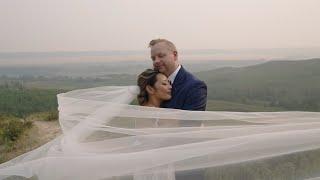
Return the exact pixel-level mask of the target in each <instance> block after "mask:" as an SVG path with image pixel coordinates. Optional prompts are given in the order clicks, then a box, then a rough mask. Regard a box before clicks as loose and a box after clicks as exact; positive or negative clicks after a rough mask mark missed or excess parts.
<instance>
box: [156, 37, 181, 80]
mask: <svg viewBox="0 0 320 180" xmlns="http://www.w3.org/2000/svg"><path fill="white" fill-rule="evenodd" d="M151 59H152V62H153V67H154V69H155V70H158V71H159V72H161V73H163V74H165V75H166V76H170V74H171V73H173V72H174V71H175V69H176V67H177V52H176V51H173V50H171V49H170V47H169V46H168V45H167V44H166V43H165V42H159V43H157V44H155V45H153V46H152V47H151Z"/></svg>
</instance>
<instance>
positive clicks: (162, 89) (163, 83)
mask: <svg viewBox="0 0 320 180" xmlns="http://www.w3.org/2000/svg"><path fill="white" fill-rule="evenodd" d="M156 78H157V81H156V83H155V84H154V89H155V91H154V96H155V97H157V98H158V99H161V100H169V99H171V88H172V87H171V85H170V83H169V80H168V78H167V76H165V75H164V74H162V73H159V74H158V75H157V77H156Z"/></svg>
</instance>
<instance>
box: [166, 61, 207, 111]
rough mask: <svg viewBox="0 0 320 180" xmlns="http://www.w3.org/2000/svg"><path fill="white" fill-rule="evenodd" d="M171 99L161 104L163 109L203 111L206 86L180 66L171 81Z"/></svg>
mask: <svg viewBox="0 0 320 180" xmlns="http://www.w3.org/2000/svg"><path fill="white" fill-rule="evenodd" d="M171 95H172V98H171V99H170V100H169V101H165V102H164V103H162V104H161V107H164V108H174V109H183V110H193V111H205V110H206V105H207V85H206V84H205V83H204V82H203V81H200V80H199V79H198V78H196V77H195V76H194V75H192V74H191V73H189V72H188V71H186V70H185V69H184V68H183V67H182V66H181V68H180V70H179V72H178V74H177V76H176V78H175V80H174V81H173V84H172V91H171Z"/></svg>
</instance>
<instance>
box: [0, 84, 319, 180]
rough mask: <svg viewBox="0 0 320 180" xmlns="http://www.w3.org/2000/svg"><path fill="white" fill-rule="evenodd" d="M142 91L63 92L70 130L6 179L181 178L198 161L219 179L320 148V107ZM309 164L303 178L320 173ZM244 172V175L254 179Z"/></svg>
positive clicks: (6, 167)
mask: <svg viewBox="0 0 320 180" xmlns="http://www.w3.org/2000/svg"><path fill="white" fill-rule="evenodd" d="M137 93H138V88H137V87H136V86H108V87H97V88H90V89H81V90H74V91H70V92H67V93H62V94H59V95H58V103H59V122H60V126H61V128H62V131H63V134H62V135H61V136H59V137H57V138H56V139H54V140H53V141H51V142H49V143H47V144H45V145H43V146H41V147H39V148H37V149H35V150H33V151H31V152H28V153H26V154H23V155H21V156H19V157H17V158H15V159H13V160H10V161H8V162H6V163H3V164H1V165H0V179H6V178H8V177H11V178H12V177H15V178H18V177H20V178H22V177H24V178H34V179H44V180H50V179H53V180H60V179H77V180H82V179H83V180H87V179H90V180H95V179H110V180H111V179H112V180H113V179H117V180H118V179H152V180H165V179H166V180H174V179H175V174H177V173H184V172H190V171H193V170H198V169H202V170H203V172H204V173H205V177H206V178H207V179H214V178H213V176H217V177H218V176H219V175H217V174H219V171H221V172H222V171H228V169H230V170H231V169H233V170H232V171H234V169H239V168H244V167H245V166H247V165H248V166H249V165H250V163H254V162H270V160H274V159H276V160H279V159H282V160H284V159H285V158H289V159H290V158H291V159H294V157H295V159H297V156H291V155H297V154H299V153H300V154H301V153H302V155H301V156H304V154H303V153H307V155H308V153H316V152H317V150H319V148H320V113H316V112H250V113H247V112H211V111H206V112H199V111H184V110H176V109H163V108H153V107H142V106H136V105H130V102H131V101H132V100H133V99H134V98H135V97H136V95H137ZM185 121H195V122H198V121H200V122H201V123H194V124H201V126H193V127H183V124H185V123H183V122H185ZM300 154H299V156H300ZM292 157H293V158H292ZM318 163H319V162H318ZM306 164H308V163H307V162H306ZM300 165H301V164H300ZM318 167H319V166H318ZM219 168H220V169H219ZM221 168H224V169H221ZM270 168H272V167H270ZM295 168H296V167H295ZM299 168H300V166H299ZM217 169H218V170H217ZM306 169H307V170H304V171H302V170H301V172H300V174H302V175H301V178H302V179H303V178H317V177H316V176H317V174H318V175H319V172H320V170H319V169H314V168H313V169H310V168H308V167H306ZM227 174H229V175H230V174H232V172H231V171H230V172H227ZM238 174H239V173H238ZM240 174H241V173H240ZM300 174H295V175H294V176H298V175H300ZM242 176H244V177H243V178H241V177H238V178H237V179H250V178H248V177H247V175H246V176H245V175H242ZM221 177H222V176H220V178H221ZM216 179H219V178H216ZM221 179H223V178H221Z"/></svg>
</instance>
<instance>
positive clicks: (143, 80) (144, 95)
mask: <svg viewBox="0 0 320 180" xmlns="http://www.w3.org/2000/svg"><path fill="white" fill-rule="evenodd" d="M159 73H160V72H159V71H155V70H153V69H146V70H145V71H143V72H142V73H141V74H140V75H139V76H138V80H137V84H138V86H139V89H140V92H139V94H138V96H137V99H138V102H139V105H143V104H145V103H146V102H148V100H149V95H148V92H147V85H149V86H151V87H153V86H154V84H155V83H156V81H157V75H158V74H159Z"/></svg>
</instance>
